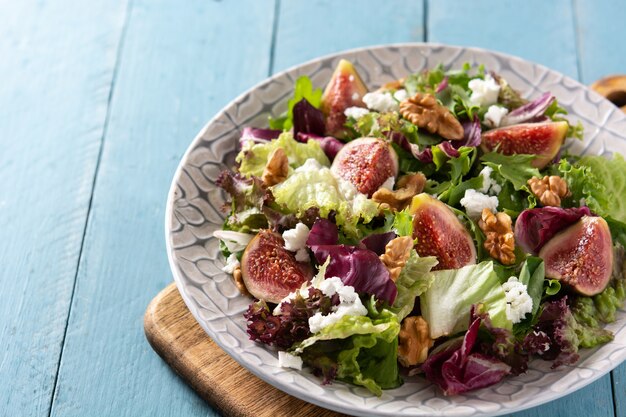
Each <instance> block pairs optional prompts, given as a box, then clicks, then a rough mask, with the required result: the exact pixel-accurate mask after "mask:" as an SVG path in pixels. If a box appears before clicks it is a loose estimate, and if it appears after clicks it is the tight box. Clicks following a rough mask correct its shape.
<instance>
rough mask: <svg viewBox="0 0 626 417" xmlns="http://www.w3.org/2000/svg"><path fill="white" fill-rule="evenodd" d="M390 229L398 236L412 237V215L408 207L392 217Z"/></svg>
mask: <svg viewBox="0 0 626 417" xmlns="http://www.w3.org/2000/svg"><path fill="white" fill-rule="evenodd" d="M392 228H393V230H394V231H395V232H396V234H397V235H398V236H413V215H412V214H411V213H410V212H409V207H407V208H405V209H404V210H402V211H398V212H396V213H395V214H394V215H393V226H392Z"/></svg>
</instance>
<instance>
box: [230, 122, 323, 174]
mask: <svg viewBox="0 0 626 417" xmlns="http://www.w3.org/2000/svg"><path fill="white" fill-rule="evenodd" d="M277 148H282V149H283V150H284V151H285V153H286V154H287V158H288V159H289V166H290V167H291V168H297V167H299V166H301V165H302V164H304V163H305V162H306V160H307V159H311V158H312V159H315V160H316V161H317V162H319V163H320V164H321V165H323V166H330V161H329V160H328V157H326V154H325V153H324V151H323V150H322V148H321V146H320V145H319V143H318V142H317V141H308V142H307V143H299V142H297V141H296V140H294V138H293V135H292V134H291V133H290V132H285V133H283V134H281V135H280V136H279V137H278V139H276V140H272V141H271V142H268V143H257V144H254V142H252V141H250V142H248V143H246V145H244V147H243V148H242V149H241V152H239V154H238V155H237V158H236V159H235V160H236V161H237V162H238V163H239V164H240V166H239V172H240V173H242V174H243V175H245V176H248V177H249V176H251V175H254V176H256V177H260V176H261V175H263V170H264V169H265V165H266V164H267V159H268V157H269V155H270V153H272V152H273V151H274V150H275V149H277Z"/></svg>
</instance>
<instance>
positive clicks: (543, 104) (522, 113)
mask: <svg viewBox="0 0 626 417" xmlns="http://www.w3.org/2000/svg"><path fill="white" fill-rule="evenodd" d="M553 101H554V96H553V95H552V94H550V93H549V92H546V93H543V94H542V95H541V96H539V98H537V99H536V100H533V101H531V102H529V103H526V104H524V105H523V106H520V107H518V108H516V109H515V110H513V111H512V112H511V113H509V114H507V115H506V116H504V117H503V118H502V122H501V123H500V126H502V127H503V126H510V125H516V124H519V123H526V122H532V121H535V120H539V118H541V117H542V116H543V114H544V113H545V112H546V110H547V109H548V107H550V104H552V102H553Z"/></svg>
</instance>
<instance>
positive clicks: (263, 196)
mask: <svg viewBox="0 0 626 417" xmlns="http://www.w3.org/2000/svg"><path fill="white" fill-rule="evenodd" d="M215 184H216V185H217V186H218V187H220V188H222V189H223V190H224V191H226V192H227V193H228V194H229V195H230V197H231V199H232V209H233V210H234V211H235V212H237V211H241V210H245V209H246V208H249V207H256V208H258V209H259V210H261V209H262V208H263V207H264V205H265V204H267V203H268V201H269V200H270V199H271V194H270V192H269V191H268V190H267V189H266V188H265V187H264V186H263V181H261V179H260V178H259V177H254V176H253V177H250V178H246V177H244V176H243V175H241V174H239V173H236V174H235V173H233V172H232V171H229V170H224V171H222V172H221V173H220V175H219V177H218V178H217V181H216V182H215Z"/></svg>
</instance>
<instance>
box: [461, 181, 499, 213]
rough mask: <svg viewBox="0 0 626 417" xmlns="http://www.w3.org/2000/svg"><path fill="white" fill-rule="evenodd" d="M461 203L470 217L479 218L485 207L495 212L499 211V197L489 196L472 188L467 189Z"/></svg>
mask: <svg viewBox="0 0 626 417" xmlns="http://www.w3.org/2000/svg"><path fill="white" fill-rule="evenodd" d="M461 205H462V206H463V207H465V212H466V213H467V216H468V217H469V218H470V219H472V220H478V219H479V218H480V215H481V214H482V212H483V209H484V208H488V209H489V210H491V211H492V212H494V213H495V212H496V211H498V197H495V196H489V195H486V194H483V193H481V192H480V191H476V190H474V189H473V188H470V189H469V190H465V195H464V196H463V198H462V199H461Z"/></svg>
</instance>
